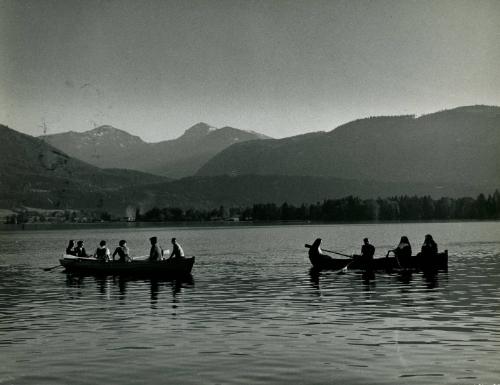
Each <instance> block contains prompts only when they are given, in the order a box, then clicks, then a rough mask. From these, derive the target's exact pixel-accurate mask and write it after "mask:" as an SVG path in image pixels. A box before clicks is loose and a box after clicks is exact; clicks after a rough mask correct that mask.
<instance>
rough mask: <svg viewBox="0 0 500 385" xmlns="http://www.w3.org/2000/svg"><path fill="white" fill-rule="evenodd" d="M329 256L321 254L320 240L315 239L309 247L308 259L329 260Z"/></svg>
mask: <svg viewBox="0 0 500 385" xmlns="http://www.w3.org/2000/svg"><path fill="white" fill-rule="evenodd" d="M329 258H330V256H329V255H326V254H325V253H323V250H321V238H316V240H315V241H314V242H313V244H312V245H311V247H310V248H309V259H316V260H321V259H329Z"/></svg>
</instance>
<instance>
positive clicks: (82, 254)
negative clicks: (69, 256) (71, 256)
mask: <svg viewBox="0 0 500 385" xmlns="http://www.w3.org/2000/svg"><path fill="white" fill-rule="evenodd" d="M74 252H75V255H76V256H77V257H79V258H88V257H89V255H87V251H85V247H83V241H78V242H76V247H75V249H74Z"/></svg>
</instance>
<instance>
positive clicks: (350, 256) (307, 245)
mask: <svg viewBox="0 0 500 385" xmlns="http://www.w3.org/2000/svg"><path fill="white" fill-rule="evenodd" d="M304 246H305V247H307V248H308V249H310V248H311V245H309V244H307V243H306V244H305V245H304ZM321 250H324V251H328V252H329V253H333V254H338V255H342V256H343V257H349V258H352V255H349V254H344V253H339V252H338V251H333V250H327V249H323V248H322V249H321Z"/></svg>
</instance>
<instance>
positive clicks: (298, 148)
mask: <svg viewBox="0 0 500 385" xmlns="http://www.w3.org/2000/svg"><path fill="white" fill-rule="evenodd" d="M499 150H500V108H499V107H490V106H471V107H461V108H456V109H453V110H446V111H442V112H437V113H434V114H430V115H424V116H421V117H418V118H417V117H414V116H395V117H374V118H367V119H360V120H356V121H353V122H350V123H347V124H345V125H342V126H340V127H337V128H336V129H334V130H333V131H330V132H316V133H312V134H305V135H299V136H294V137H290V138H284V139H274V140H265V141H252V142H247V143H239V144H235V145H233V146H231V147H229V148H227V149H225V150H223V151H221V152H220V153H219V154H217V155H216V156H214V157H213V158H212V159H211V160H210V161H208V162H207V163H206V164H205V165H204V166H203V167H202V168H201V169H200V170H199V171H198V173H197V175H202V176H213V175H276V174H280V175H295V176H299V175H300V176H302V175H307V176H324V177H336V178H345V179H356V180H365V181H366V180H375V181H378V182H397V183H403V182H410V183H431V184H443V183H458V184H468V185H481V186H490V187H492V188H493V187H495V188H496V187H497V186H499V185H500V151H499Z"/></svg>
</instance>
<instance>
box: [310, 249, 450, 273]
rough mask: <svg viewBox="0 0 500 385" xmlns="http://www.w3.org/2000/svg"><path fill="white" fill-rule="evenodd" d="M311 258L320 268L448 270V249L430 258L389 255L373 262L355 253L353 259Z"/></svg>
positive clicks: (312, 256)
mask: <svg viewBox="0 0 500 385" xmlns="http://www.w3.org/2000/svg"><path fill="white" fill-rule="evenodd" d="M309 260H310V261H311V264H312V265H313V267H314V268H315V269H318V270H341V269H343V268H344V267H346V266H348V269H350V270H403V269H411V270H447V269H448V250H445V251H444V252H442V253H438V254H437V255H436V256H434V257H432V258H429V259H428V258H423V257H421V256H420V254H418V255H415V256H412V257H411V258H409V259H407V260H402V259H401V258H399V259H396V258H394V257H389V258H374V259H373V260H372V261H371V262H368V261H366V260H364V259H363V258H362V257H360V256H359V255H355V256H354V258H353V259H346V258H342V259H341V258H333V257H331V256H329V255H309Z"/></svg>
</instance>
